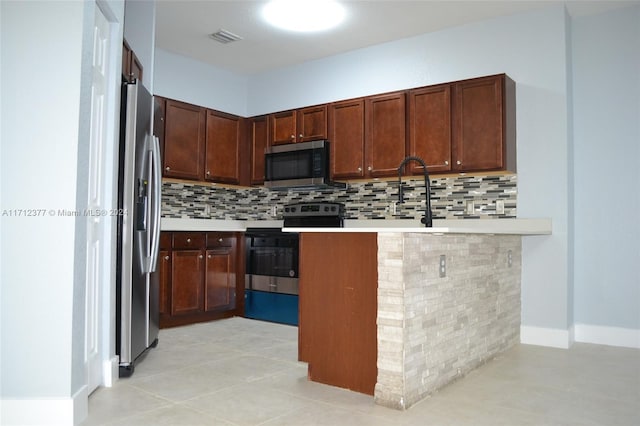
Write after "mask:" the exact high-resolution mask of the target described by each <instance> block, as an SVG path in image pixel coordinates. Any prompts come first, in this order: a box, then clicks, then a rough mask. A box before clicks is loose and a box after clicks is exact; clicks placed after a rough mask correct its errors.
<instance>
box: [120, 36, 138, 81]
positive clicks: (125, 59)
mask: <svg viewBox="0 0 640 426" xmlns="http://www.w3.org/2000/svg"><path fill="white" fill-rule="evenodd" d="M142 71H143V68H142V63H141V62H140V60H139V59H138V57H137V56H136V54H135V52H134V51H133V50H132V49H131V47H130V46H129V43H127V41H126V40H124V41H123V43H122V76H123V77H124V78H125V80H127V81H133V80H141V79H142Z"/></svg>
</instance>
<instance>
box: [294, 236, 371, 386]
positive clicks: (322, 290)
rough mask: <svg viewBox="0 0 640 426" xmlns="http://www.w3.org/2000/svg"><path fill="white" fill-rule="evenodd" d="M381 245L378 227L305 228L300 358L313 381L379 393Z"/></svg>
mask: <svg viewBox="0 0 640 426" xmlns="http://www.w3.org/2000/svg"><path fill="white" fill-rule="evenodd" d="M377 247H378V244H377V235H376V234H375V233H324V232H323V233H311V232H309V233H302V234H300V265H299V272H300V305H299V306H300V308H299V309H300V324H299V326H298V333H299V334H298V358H299V360H300V361H304V362H307V363H308V366H309V367H308V368H309V370H308V376H309V379H310V380H312V381H316V382H320V383H325V384H329V385H333V386H339V387H342V388H346V389H351V390H353V391H356V392H361V393H365V394H369V395H373V392H374V388H375V384H376V380H377V374H378V369H377V358H378V347H377V326H376V316H377V300H378V299H377V288H378V270H377V264H378V262H377V253H378V249H377Z"/></svg>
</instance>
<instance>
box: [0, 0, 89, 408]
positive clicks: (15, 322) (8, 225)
mask: <svg viewBox="0 0 640 426" xmlns="http://www.w3.org/2000/svg"><path fill="white" fill-rule="evenodd" d="M83 8H84V6H83V5H82V3H80V2H65V3H58V4H53V3H50V2H5V1H3V2H2V123H3V126H2V209H3V211H5V210H9V211H11V209H46V211H47V213H46V214H45V215H44V216H40V217H23V216H20V217H6V216H3V217H2V228H3V234H2V255H3V258H2V263H3V269H2V303H3V304H2V313H1V315H2V361H3V362H2V366H1V368H2V389H1V391H2V396H3V398H5V397H15V398H20V397H26V396H30V397H33V396H37V397H55V396H63V395H64V396H69V395H70V391H71V385H70V377H71V363H70V362H69V361H70V359H71V343H72V342H71V331H72V325H71V321H72V311H73V309H72V308H73V305H72V301H73V295H72V292H73V265H74V258H73V255H72V254H73V251H74V232H75V229H74V228H75V220H74V218H65V217H58V216H55V215H53V216H51V215H49V214H48V210H49V209H55V210H57V209H63V208H66V209H74V208H75V201H76V179H77V176H76V162H77V151H78V118H79V116H80V105H79V100H80V84H79V82H80V63H81V47H82V25H83ZM44 64H55V66H51V65H47V66H43V65H44ZM43 68H45V69H46V70H47V74H48V75H47V78H43V76H44V72H43ZM52 82H55V84H52ZM43 348H46V350H43ZM54 365H55V366H56V367H55V368H52V366H54ZM26 372H28V373H29V377H30V379H26V377H25V373H26Z"/></svg>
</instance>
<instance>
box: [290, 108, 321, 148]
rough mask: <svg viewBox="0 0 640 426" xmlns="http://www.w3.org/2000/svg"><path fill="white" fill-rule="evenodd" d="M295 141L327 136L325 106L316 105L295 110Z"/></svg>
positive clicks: (313, 139) (312, 139)
mask: <svg viewBox="0 0 640 426" xmlns="http://www.w3.org/2000/svg"><path fill="white" fill-rule="evenodd" d="M296 133H297V137H296V142H307V141H315V140H319V139H326V138H327V106H326V105H318V106H313V107H309V108H302V109H299V110H297V111H296Z"/></svg>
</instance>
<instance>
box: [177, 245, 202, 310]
mask: <svg viewBox="0 0 640 426" xmlns="http://www.w3.org/2000/svg"><path fill="white" fill-rule="evenodd" d="M203 253H204V250H174V251H173V253H172V256H171V315H185V314H194V313H198V312H202V307H203V306H202V305H203V303H202V301H203V300H202V297H203V295H202V287H203V276H204V275H203V274H204V254H203Z"/></svg>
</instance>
